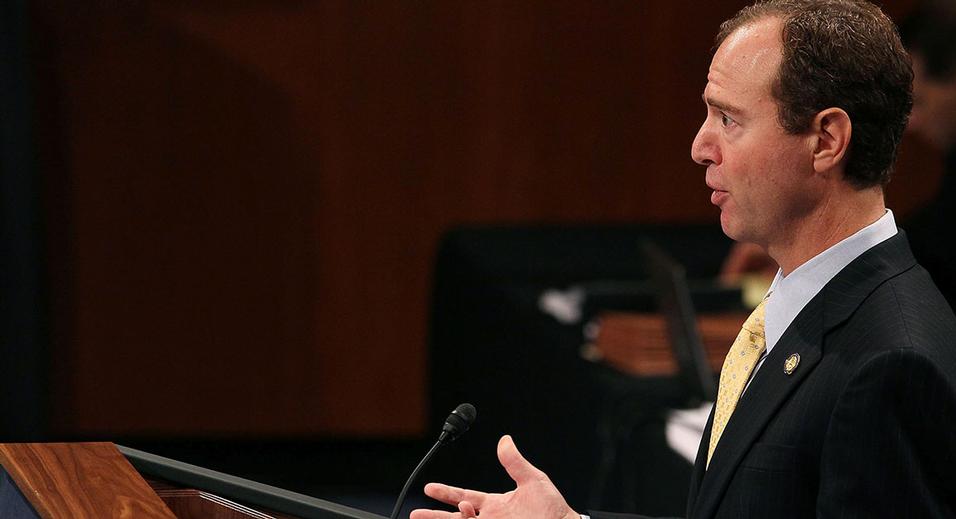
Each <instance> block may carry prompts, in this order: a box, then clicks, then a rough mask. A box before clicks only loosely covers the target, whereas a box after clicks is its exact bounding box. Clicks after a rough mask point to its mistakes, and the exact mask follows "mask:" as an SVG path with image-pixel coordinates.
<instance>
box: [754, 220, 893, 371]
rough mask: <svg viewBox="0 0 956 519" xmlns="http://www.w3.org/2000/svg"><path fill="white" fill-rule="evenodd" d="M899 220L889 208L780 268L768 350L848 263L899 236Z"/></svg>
mask: <svg viewBox="0 0 956 519" xmlns="http://www.w3.org/2000/svg"><path fill="white" fill-rule="evenodd" d="M896 233H897V229H896V220H895V219H894V218H893V211H890V210H889V209H887V210H886V213H884V214H883V216H881V217H880V218H879V219H878V220H877V221H875V222H873V223H871V224H870V225H867V226H866V227H864V228H862V229H860V230H859V231H857V232H856V233H854V234H853V235H852V236H849V237H848V238H845V239H844V240H843V241H841V242H839V243H837V244H836V245H833V246H831V247H830V248H829V249H827V250H825V251H823V252H821V253H820V254H817V255H816V256H814V257H813V258H811V259H810V260H809V261H807V262H806V263H804V264H803V265H800V266H799V267H797V268H796V270H794V271H793V272H791V273H790V275H788V276H786V277H784V275H783V271H781V270H778V271H777V276H776V277H775V278H774V279H773V283H772V284H771V285H770V290H769V291H768V294H769V298H768V299H767V305H766V316H765V320H764V327H765V328H764V334H765V336H766V340H767V352H768V353H769V352H770V350H771V348H773V346H774V345H775V344H776V343H777V341H778V340H779V339H780V337H781V336H782V335H783V333H784V332H785V331H786V330H787V328H788V327H789V326H790V323H792V322H793V320H794V319H796V317H797V315H798V314H799V313H800V311H801V310H803V307H804V306H806V305H807V303H809V302H810V300H811V299H813V297H814V296H816V295H817V293H819V292H820V290H822V289H823V287H824V286H825V285H826V284H827V283H829V282H830V280H831V279H833V277H834V276H836V275H837V274H838V273H839V272H840V271H841V270H843V268H844V267H846V266H847V265H849V264H850V262H852V261H853V260H855V259H856V258H857V257H859V256H860V255H861V254H863V253H864V252H866V251H867V250H869V249H870V248H872V247H873V246H875V245H877V244H879V243H882V242H883V241H885V240H887V239H889V238H891V237H893V236H895V235H896Z"/></svg>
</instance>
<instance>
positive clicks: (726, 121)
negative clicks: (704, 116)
mask: <svg viewBox="0 0 956 519" xmlns="http://www.w3.org/2000/svg"><path fill="white" fill-rule="evenodd" d="M733 123H734V120H733V119H731V118H730V117H728V116H727V114H725V113H721V114H720V124H722V125H724V126H730V125H731V124H733Z"/></svg>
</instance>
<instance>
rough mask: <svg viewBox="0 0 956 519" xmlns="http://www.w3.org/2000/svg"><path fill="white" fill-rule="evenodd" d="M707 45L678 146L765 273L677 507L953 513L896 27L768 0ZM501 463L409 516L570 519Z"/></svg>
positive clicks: (843, 1) (945, 332)
mask: <svg viewBox="0 0 956 519" xmlns="http://www.w3.org/2000/svg"><path fill="white" fill-rule="evenodd" d="M717 43H718V48H717V51H716V53H715V54H714V57H713V60H712V62H711V65H710V70H709V71H708V74H707V85H706V87H705V89H704V92H703V96H702V97H703V101H704V104H705V105H706V108H707V116H706V118H705V119H704V122H703V124H702V125H701V128H700V131H699V132H698V133H697V137H696V138H695V139H694V143H693V146H692V148H691V155H692V156H693V159H694V160H695V161H696V162H698V163H699V164H701V165H703V166H706V168H707V172H706V175H705V182H706V183H707V185H708V186H709V187H710V188H711V189H712V190H713V193H712V194H711V202H712V203H714V204H715V205H717V206H718V207H720V222H721V226H722V228H723V230H724V232H725V233H726V234H727V235H728V236H730V237H731V238H733V239H735V240H738V241H743V242H749V243H754V244H757V245H759V246H760V247H762V248H763V249H765V250H766V252H767V253H768V254H769V255H770V257H772V258H773V259H774V260H775V261H776V262H777V264H778V265H779V266H780V271H779V272H778V273H777V277H776V279H775V280H774V282H773V284H772V286H771V288H770V290H769V291H768V293H767V296H766V297H765V298H764V300H763V302H762V303H761V304H760V305H759V306H758V307H757V309H756V310H754V313H753V314H752V315H751V316H750V318H749V319H748V320H747V322H746V323H745V324H744V327H743V329H742V330H741V332H740V334H739V335H738V337H737V339H736V340H735V341H734V343H733V345H732V347H731V349H730V352H729V353H728V355H727V358H726V360H725V361H724V365H723V369H722V370H721V375H720V385H719V389H718V396H717V402H716V404H715V406H714V411H713V412H712V414H711V417H710V419H709V421H708V424H707V427H706V430H705V433H704V437H703V440H702V441H701V445H700V448H699V451H698V455H697V462H696V464H695V467H694V475H693V479H692V481H691V488H690V496H689V500H688V505H687V516H688V517H690V518H695V519H696V518H711V517H717V518H742V517H755V518H787V517H839V518H851V517H861V518H864V517H865V518H874V517H893V518H897V517H921V518H924V517H956V470H954V468H953V467H952V466H951V465H952V463H953V461H954V460H956V430H954V426H956V317H954V315H953V312H952V310H950V307H949V306H948V305H947V303H946V301H945V300H944V299H943V297H942V296H941V295H940V293H939V291H938V290H937V289H936V287H935V285H934V284H933V282H932V280H931V279H930V276H929V275H928V274H927V273H926V271H925V270H924V269H923V268H922V267H920V266H919V265H918V264H916V261H915V260H914V259H913V255H912V253H911V252H910V248H909V245H908V243H907V239H906V235H905V234H904V232H903V231H901V230H898V229H897V227H896V223H895V221H894V217H893V213H892V212H891V211H889V210H887V209H886V207H885V205H884V198H883V188H884V186H885V185H886V183H887V182H888V181H889V178H890V171H891V167H892V164H893V161H894V159H895V157H896V148H897V145H898V144H899V141H900V138H901V135H902V133H903V129H904V127H905V126H906V120H907V117H908V115H909V112H910V108H911V106H912V94H911V83H912V71H911V67H910V61H909V58H908V57H907V55H906V53H905V51H904V50H903V47H902V45H901V44H900V41H899V37H898V35H897V32H896V28H895V26H894V25H893V23H892V22H891V21H890V20H889V19H888V18H887V17H886V16H885V15H884V14H883V13H882V12H881V11H880V10H879V8H877V7H876V6H874V5H873V4H870V3H868V2H863V1H853V0H770V1H767V2H761V3H758V4H756V5H753V6H750V7H747V8H745V9H743V10H742V11H740V12H739V13H737V15H736V16H735V17H734V18H732V19H731V20H728V21H727V22H724V24H722V25H721V28H720V33H719V34H718V36H717ZM954 225H956V222H954ZM498 457H499V459H500V461H501V464H502V465H503V466H504V469H505V470H506V471H507V472H508V474H509V475H510V476H511V477H512V479H514V481H515V483H516V488H515V490H513V491H511V492H508V493H505V494H490V493H484V492H478V491H472V490H465V489H459V488H454V487H449V486H446V485H441V484H429V485H427V486H426V488H425V492H426V494H428V495H429V496H431V497H433V498H435V499H437V500H439V501H442V502H445V503H448V504H450V505H452V506H455V507H457V509H458V511H457V512H442V511H434V510H416V511H414V512H413V513H412V516H411V517H412V519H461V518H471V517H480V518H482V519H503V518H527V519H569V518H575V519H577V518H578V516H579V514H578V513H577V512H575V511H574V510H572V509H571V508H570V506H568V504H567V503H566V502H565V500H564V498H562V497H561V494H560V493H559V491H558V490H557V489H556V488H555V487H554V485H553V484H552V483H551V481H550V480H549V479H548V477H547V476H546V475H545V474H544V473H543V472H541V471H539V470H538V469H536V468H535V467H534V466H532V465H531V464H530V463H528V462H527V461H526V460H525V459H524V458H523V457H522V456H521V454H520V453H519V452H518V450H517V448H516V447H515V445H514V442H513V441H512V439H511V438H510V437H507V436H506V437H504V438H502V439H501V442H500V443H499V445H498ZM590 515H591V517H592V518H593V519H600V518H606V519H610V518H612V517H625V516H622V515H616V514H607V513H603V512H590Z"/></svg>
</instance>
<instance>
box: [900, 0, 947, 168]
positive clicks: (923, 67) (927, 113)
mask: <svg viewBox="0 0 956 519" xmlns="http://www.w3.org/2000/svg"><path fill="white" fill-rule="evenodd" d="M900 35H901V36H902V38H903V44H904V45H905V46H906V48H907V49H908V50H909V51H910V54H911V55H912V57H913V73H914V78H913V115H912V117H910V121H909V129H910V130H911V131H913V132H915V133H917V134H919V135H920V136H921V137H923V138H924V139H926V140H927V141H929V142H930V143H931V144H933V145H934V146H936V147H937V148H939V149H942V150H950V149H953V148H956V36H954V35H956V0H945V1H943V0H937V1H935V2H925V3H924V5H923V6H922V7H921V8H920V9H917V10H916V11H915V12H914V13H912V14H911V15H910V16H909V17H907V18H906V19H905V20H904V21H903V22H902V23H901V24H900Z"/></svg>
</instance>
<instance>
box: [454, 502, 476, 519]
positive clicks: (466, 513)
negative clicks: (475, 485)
mask: <svg viewBox="0 0 956 519" xmlns="http://www.w3.org/2000/svg"><path fill="white" fill-rule="evenodd" d="M458 511H459V512H461V516H462V518H463V519H473V518H477V517H478V512H476V511H475V507H474V506H473V505H472V504H471V503H469V502H468V501H462V502H461V503H458Z"/></svg>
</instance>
